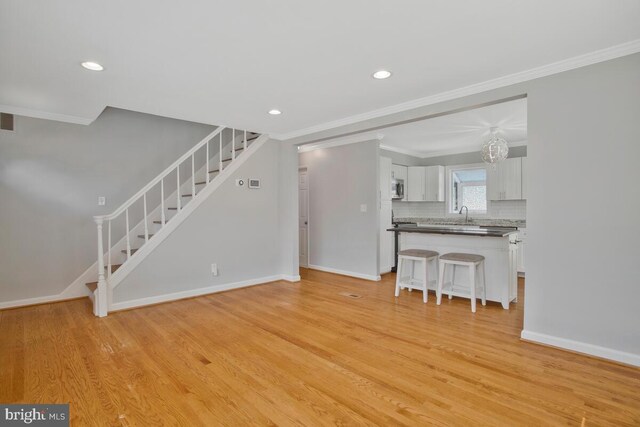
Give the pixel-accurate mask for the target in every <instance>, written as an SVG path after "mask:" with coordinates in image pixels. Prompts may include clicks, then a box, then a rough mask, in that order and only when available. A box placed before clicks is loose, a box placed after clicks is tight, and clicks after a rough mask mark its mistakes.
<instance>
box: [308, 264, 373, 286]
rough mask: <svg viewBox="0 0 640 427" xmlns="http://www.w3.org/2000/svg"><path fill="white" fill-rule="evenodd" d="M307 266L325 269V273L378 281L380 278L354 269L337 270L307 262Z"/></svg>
mask: <svg viewBox="0 0 640 427" xmlns="http://www.w3.org/2000/svg"><path fill="white" fill-rule="evenodd" d="M309 268H310V269H312V270H320V271H325V272H327V273H335V274H341V275H343V276H351V277H357V278H358V279H365V280H372V281H374V282H379V281H380V280H382V278H381V277H380V276H373V275H370V274H362V273H356V272H355V271H347V270H339V269H337V268H331V267H322V266H320V265H311V264H309Z"/></svg>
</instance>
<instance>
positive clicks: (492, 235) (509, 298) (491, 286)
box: [388, 225, 518, 310]
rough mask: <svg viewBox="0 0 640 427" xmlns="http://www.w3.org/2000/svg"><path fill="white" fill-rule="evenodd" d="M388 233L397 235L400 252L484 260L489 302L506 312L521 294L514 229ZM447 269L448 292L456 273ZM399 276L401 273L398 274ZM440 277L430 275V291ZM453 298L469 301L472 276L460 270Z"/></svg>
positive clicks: (410, 228)
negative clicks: (452, 254)
mask: <svg viewBox="0 0 640 427" xmlns="http://www.w3.org/2000/svg"><path fill="white" fill-rule="evenodd" d="M388 231H391V232H395V233H398V240H397V241H398V248H397V249H398V251H401V250H405V249H426V250H431V251H437V252H438V253H439V254H440V255H444V254H446V253H450V252H463V253H469V254H478V255H482V256H484V257H485V271H486V284H485V286H486V293H487V300H488V301H494V302H499V303H500V304H502V307H503V308H504V309H505V310H508V309H509V304H510V303H511V302H513V301H516V299H517V295H518V272H517V259H518V258H517V257H518V231H517V229H513V228H501V227H473V226H419V225H398V226H396V227H394V228H390V229H389V230H388ZM450 270H452V269H447V275H446V276H445V279H444V287H443V288H444V289H445V294H446V293H447V292H446V290H448V289H449V287H450V283H451V280H452V278H453V276H454V275H453V274H452V272H451V271H450ZM397 274H400V272H398V273H397ZM436 279H437V275H435V272H434V273H431V272H430V280H429V284H428V288H429V289H430V290H434V291H435V290H436V286H437V281H436ZM452 294H453V296H460V297H465V298H469V273H468V269H466V268H457V269H456V272H455V280H454V284H453V292H452Z"/></svg>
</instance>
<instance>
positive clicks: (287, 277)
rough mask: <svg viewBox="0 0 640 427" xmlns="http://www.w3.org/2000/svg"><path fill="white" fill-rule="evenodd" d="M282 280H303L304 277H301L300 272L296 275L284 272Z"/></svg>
mask: <svg viewBox="0 0 640 427" xmlns="http://www.w3.org/2000/svg"><path fill="white" fill-rule="evenodd" d="M282 280H286V281H287V282H299V281H300V280H302V278H301V277H300V275H299V274H296V275H293V274H283V275H282Z"/></svg>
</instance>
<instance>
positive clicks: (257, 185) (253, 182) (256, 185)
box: [249, 178, 260, 188]
mask: <svg viewBox="0 0 640 427" xmlns="http://www.w3.org/2000/svg"><path fill="white" fill-rule="evenodd" d="M249 188H260V180H259V179H251V178H250V179H249Z"/></svg>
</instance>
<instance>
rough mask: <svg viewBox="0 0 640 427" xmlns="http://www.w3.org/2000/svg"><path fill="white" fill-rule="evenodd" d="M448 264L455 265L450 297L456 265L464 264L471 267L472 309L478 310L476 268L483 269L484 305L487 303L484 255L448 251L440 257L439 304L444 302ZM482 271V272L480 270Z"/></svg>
mask: <svg viewBox="0 0 640 427" xmlns="http://www.w3.org/2000/svg"><path fill="white" fill-rule="evenodd" d="M447 265H451V266H452V267H453V273H452V277H451V286H450V288H449V299H451V298H452V297H453V284H454V283H453V282H454V281H455V277H456V273H455V271H456V270H455V269H456V266H457V265H459V266H463V267H468V268H469V289H470V294H471V295H470V297H471V311H472V312H473V313H475V312H476V287H477V286H478V284H477V283H476V270H478V269H479V270H482V272H481V273H482V305H487V284H486V281H485V273H484V257H483V256H482V255H477V254H465V253H455V252H452V253H448V254H444V255H442V256H441V257H440V277H439V280H438V288H437V290H436V299H437V303H438V305H440V303H441V302H442V288H443V287H444V276H445V269H446V267H447ZM479 273H480V272H479Z"/></svg>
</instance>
